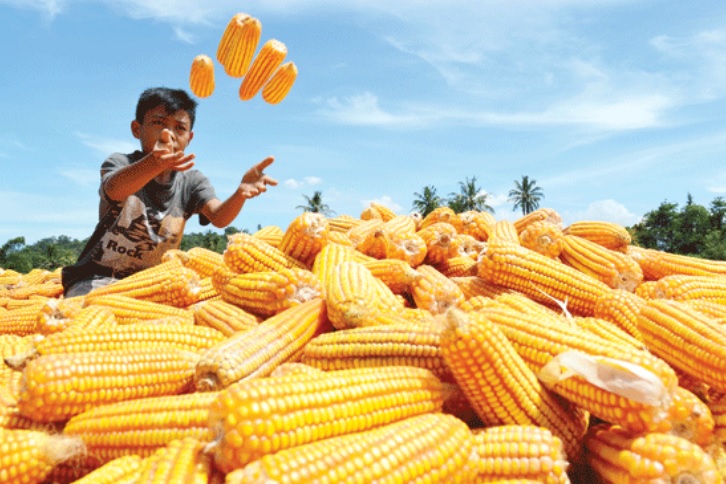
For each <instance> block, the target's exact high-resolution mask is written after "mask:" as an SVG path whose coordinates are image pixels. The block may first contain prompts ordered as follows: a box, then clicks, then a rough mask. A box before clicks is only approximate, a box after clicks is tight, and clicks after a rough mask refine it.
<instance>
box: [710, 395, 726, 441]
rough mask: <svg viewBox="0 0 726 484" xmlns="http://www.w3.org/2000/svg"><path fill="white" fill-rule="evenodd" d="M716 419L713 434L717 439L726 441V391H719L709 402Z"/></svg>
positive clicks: (714, 419) (712, 414)
mask: <svg viewBox="0 0 726 484" xmlns="http://www.w3.org/2000/svg"><path fill="white" fill-rule="evenodd" d="M706 405H707V406H708V409H709V411H710V412H711V416H712V417H713V421H714V428H713V434H714V437H715V440H716V441H718V442H720V443H726V393H717V394H715V395H713V396H712V397H711V398H710V399H709V400H708V401H707V402H706Z"/></svg>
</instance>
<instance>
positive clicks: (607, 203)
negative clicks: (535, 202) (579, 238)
mask: <svg viewBox="0 0 726 484" xmlns="http://www.w3.org/2000/svg"><path fill="white" fill-rule="evenodd" d="M561 215H562V220H563V222H564V223H565V225H569V224H571V223H572V222H576V221H578V220H601V221H603V222H614V223H617V224H620V225H622V226H630V225H633V224H636V223H638V222H640V219H641V217H640V216H638V215H635V214H634V213H632V212H631V211H630V210H628V209H627V207H625V206H624V205H623V204H621V203H619V202H616V201H615V200H598V201H595V202H592V203H590V204H589V205H588V206H587V208H585V210H583V211H579V212H563V213H562V214H561Z"/></svg>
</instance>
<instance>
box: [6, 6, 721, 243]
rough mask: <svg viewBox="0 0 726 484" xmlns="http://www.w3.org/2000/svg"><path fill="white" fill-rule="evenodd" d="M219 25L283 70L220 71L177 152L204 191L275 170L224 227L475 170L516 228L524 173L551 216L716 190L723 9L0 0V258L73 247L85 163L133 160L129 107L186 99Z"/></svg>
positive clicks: (93, 188)
mask: <svg viewBox="0 0 726 484" xmlns="http://www.w3.org/2000/svg"><path fill="white" fill-rule="evenodd" d="M237 12H246V13H248V14H250V15H253V16H255V17H257V18H258V19H260V21H261V23H262V41H263V42H264V41H266V40H269V39H272V38H275V39H277V40H280V41H281V42H283V43H285V45H286V46H287V48H288V55H287V60H292V61H294V62H295V63H296V65H297V66H298V70H299V74H298V79H297V81H296V83H295V85H294V86H293V88H292V91H291V92H290V94H289V95H288V97H287V98H286V99H285V100H284V101H283V102H282V103H280V104H278V105H269V104H267V103H265V102H264V101H263V100H262V99H261V98H260V96H259V95H258V96H257V97H255V98H254V99H252V100H250V101H246V102H243V101H240V100H239V98H238V97H237V90H238V87H239V84H240V79H235V78H231V77H228V76H226V74H224V72H223V70H222V69H221V67H220V66H219V65H217V69H216V76H217V88H216V91H215V93H214V94H213V95H212V96H211V97H210V98H206V99H202V100H200V105H199V108H198V112H197V124H196V126H195V129H194V131H195V138H194V140H193V142H192V144H191V145H190V147H189V149H188V151H191V152H193V153H195V154H196V156H197V159H196V161H197V165H196V167H197V168H199V169H200V170H202V171H203V172H204V173H205V174H206V175H207V176H208V177H209V178H210V180H211V182H212V183H213V185H214V186H215V188H216V190H217V194H218V195H219V196H220V198H224V197H226V196H228V195H229V194H230V193H231V192H232V191H233V190H234V188H235V187H236V185H237V183H238V182H239V179H240V177H241V176H242V173H243V172H244V171H245V169H247V167H249V166H250V165H251V164H253V163H255V162H257V161H260V160H262V159H263V158H265V157H266V156H267V155H274V156H275V157H276V162H275V163H274V164H273V165H272V166H271V167H270V168H269V169H268V173H269V174H270V175H271V176H273V177H275V178H277V179H278V180H279V181H280V185H279V186H278V187H275V188H273V189H271V190H270V191H269V192H268V193H266V194H265V195H264V196H262V197H259V198H257V199H254V200H251V201H249V202H248V203H247V205H246V207H245V209H244V210H243V212H242V213H241V214H240V215H239V217H238V218H237V219H236V220H235V221H234V222H233V224H232V225H234V226H235V227H237V228H247V229H250V230H255V229H256V227H257V226H258V225H262V226H265V225H278V226H280V227H282V228H283V229H284V228H286V227H287V225H288V224H289V223H290V221H291V220H292V219H293V218H294V217H295V216H296V215H298V214H299V213H300V212H301V210H300V209H297V208H296V207H297V206H298V205H302V204H304V203H305V199H304V197H303V196H304V195H308V196H311V195H312V194H313V192H314V191H316V190H319V191H321V192H322V194H323V199H324V201H325V202H326V203H327V204H328V205H329V206H330V207H331V208H332V209H333V210H334V211H335V212H336V214H339V215H340V214H349V215H353V216H359V215H360V213H361V211H362V210H363V209H364V208H365V207H366V206H367V205H368V204H369V203H370V202H371V201H377V202H379V203H382V204H384V205H386V206H388V207H390V208H392V209H393V210H394V211H396V212H397V213H408V212H409V211H410V210H411V209H412V202H413V200H414V198H415V195H414V194H415V193H416V192H421V191H422V190H423V188H424V187H425V186H427V185H433V186H435V187H436V189H437V192H438V193H439V194H440V195H443V196H446V195H449V194H450V193H452V192H457V191H458V190H459V183H460V182H463V181H464V180H466V179H467V178H472V177H476V183H477V185H478V186H479V187H481V188H482V190H483V191H485V192H486V193H487V194H488V197H489V198H488V203H489V204H490V205H491V206H493V207H494V209H495V216H496V217H497V218H506V219H515V218H517V217H518V216H519V215H520V214H519V212H515V211H513V210H512V204H511V203H510V202H508V201H507V194H508V192H509V190H511V189H512V188H513V187H514V181H515V180H520V179H521V177H522V176H523V175H527V176H529V177H530V178H531V179H534V180H536V182H537V185H538V186H539V187H541V188H542V190H543V192H544V194H545V197H544V199H543V200H542V206H545V207H550V208H553V209H555V210H557V211H558V212H559V213H560V214H561V215H562V217H563V219H564V222H565V223H566V224H567V223H571V222H573V221H575V220H582V219H597V220H609V221H614V222H618V223H621V224H624V225H630V224H633V223H636V222H638V221H639V220H640V218H641V217H642V215H643V214H644V213H645V212H647V211H650V210H653V209H655V208H657V206H658V205H660V203H662V202H663V201H669V202H673V203H678V204H679V205H681V206H682V205H683V204H684V203H685V201H686V197H687V195H688V194H689V193H690V194H691V195H692V196H693V199H694V201H695V202H696V203H699V204H702V205H704V206H707V207H708V206H709V204H710V202H711V201H712V200H713V199H714V198H716V197H718V196H726V163H724V154H726V123H725V122H724V121H726V82H725V81H726V3H724V2H722V1H696V2H683V1H680V0H678V1H672V0H659V1H655V0H642V1H638V0H631V1H627V0H531V1H520V0H512V1H506V2H505V1H486V0H480V1H459V0H447V1H446V2H443V1H442V2H428V1H423V0H422V1H408V0H400V1H390V0H383V1H382V0H367V1H346V2H339V1H330V0H312V1H290V0H278V1H273V0H268V1H246V2H243V1H231V0H215V1H213V2H210V1H201V0H200V1H189V0H188V1H171V0H129V1H124V0H83V1H81V0H35V1H25V0H0V58H1V59H2V67H0V75H1V76H2V81H1V82H0V103H1V105H2V112H3V115H2V116H1V117H0V166H2V168H3V175H2V177H0V244H2V243H4V242H5V241H7V240H8V239H10V238H12V237H16V236H21V235H22V236H25V237H26V241H27V242H28V243H33V242H35V241H37V240H39V239H42V238H45V237H51V236H57V235H68V236H71V237H74V238H78V239H82V238H85V237H88V236H89V235H90V234H91V232H92V230H93V228H94V226H95V223H96V221H97V217H98V183H99V167H100V164H101V163H102V161H103V160H104V159H105V157H106V156H108V154H110V153H112V152H114V151H123V152H128V151H131V150H134V149H136V148H137V146H138V142H137V141H136V140H135V139H134V138H133V137H132V136H131V133H130V128H129V125H130V122H131V120H132V118H133V113H134V108H135V104H136V100H137V98H138V95H139V93H140V92H141V91H142V90H144V89H145V88H147V87H150V86H157V85H166V86H173V87H187V86H188V75H189V66H190V63H191V61H192V59H193V58H194V57H195V56H196V55H197V54H203V53H204V54H208V55H210V56H212V57H213V56H214V53H215V52H216V47H217V43H218V41H219V38H220V36H221V34H222V32H223V30H224V28H225V26H226V24H227V22H228V21H229V19H230V18H231V16H232V15H234V14H235V13H237ZM206 230H207V227H201V226H199V225H198V223H197V222H196V219H194V220H193V221H190V223H189V224H188V225H187V232H198V231H206Z"/></svg>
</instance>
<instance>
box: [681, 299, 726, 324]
mask: <svg viewBox="0 0 726 484" xmlns="http://www.w3.org/2000/svg"><path fill="white" fill-rule="evenodd" d="M685 303H686V304H687V305H688V306H690V307H691V308H693V309H695V310H696V311H698V312H699V313H703V314H705V315H706V316H708V317H710V318H712V319H715V320H717V321H719V322H720V323H721V324H723V323H726V305H724V304H719V303H717V302H714V301H704V300H701V299H691V300H689V301H685Z"/></svg>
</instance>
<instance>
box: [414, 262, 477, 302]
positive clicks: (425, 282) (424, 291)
mask: <svg viewBox="0 0 726 484" xmlns="http://www.w3.org/2000/svg"><path fill="white" fill-rule="evenodd" d="M416 271H417V272H418V273H419V274H421V278H420V279H418V280H416V281H414V282H413V283H411V296H412V297H413V300H414V302H415V303H416V307H418V308H421V309H426V310H427V311H429V312H430V313H431V314H443V313H445V312H446V311H447V310H448V309H449V308H452V307H457V306H459V305H460V304H461V303H463V302H464V293H463V292H462V290H461V289H460V288H459V286H458V285H456V283H454V282H453V281H451V279H449V278H448V277H446V276H445V275H443V274H442V273H441V272H439V271H437V270H436V269H435V268H434V267H433V266H430V265H427V264H422V265H420V266H418V267H417V268H416Z"/></svg>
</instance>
